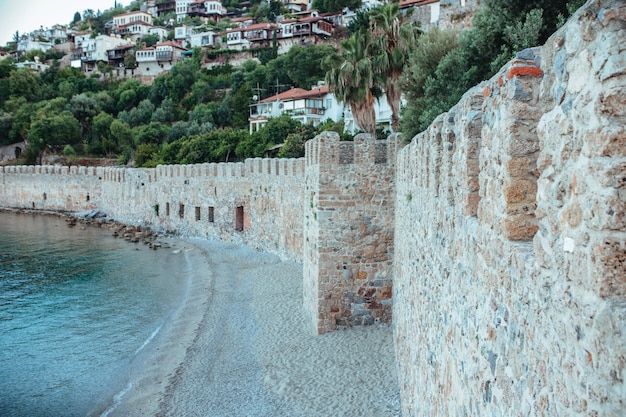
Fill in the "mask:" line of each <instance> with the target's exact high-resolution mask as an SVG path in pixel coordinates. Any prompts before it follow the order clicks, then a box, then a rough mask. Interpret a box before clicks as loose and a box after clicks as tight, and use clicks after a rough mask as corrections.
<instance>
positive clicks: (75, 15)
mask: <svg viewBox="0 0 626 417" xmlns="http://www.w3.org/2000/svg"><path fill="white" fill-rule="evenodd" d="M80 20H81V18H80V13H79V12H76V13H74V18H73V19H72V23H70V26H74V25H75V24H76V23H78V22H80Z"/></svg>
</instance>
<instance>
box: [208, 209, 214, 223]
mask: <svg viewBox="0 0 626 417" xmlns="http://www.w3.org/2000/svg"><path fill="white" fill-rule="evenodd" d="M209 223H215V207H209Z"/></svg>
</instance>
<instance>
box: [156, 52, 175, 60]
mask: <svg viewBox="0 0 626 417" xmlns="http://www.w3.org/2000/svg"><path fill="white" fill-rule="evenodd" d="M173 57H174V53H173V52H172V51H157V52H156V60H157V61H171V60H172V58H173Z"/></svg>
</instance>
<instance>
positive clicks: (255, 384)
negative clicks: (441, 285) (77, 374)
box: [107, 238, 401, 417]
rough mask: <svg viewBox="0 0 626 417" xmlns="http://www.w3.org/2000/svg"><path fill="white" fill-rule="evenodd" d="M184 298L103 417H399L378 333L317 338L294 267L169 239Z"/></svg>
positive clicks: (385, 346)
mask: <svg viewBox="0 0 626 417" xmlns="http://www.w3.org/2000/svg"><path fill="white" fill-rule="evenodd" d="M175 241H176V242H177V243H176V244H175V247H176V248H177V250H181V253H183V254H185V256H187V257H188V258H187V261H188V268H190V271H193V273H194V275H193V276H192V279H191V284H190V288H189V292H190V293H189V297H188V298H187V300H186V301H185V303H184V304H183V305H182V306H181V308H180V309H179V310H178V311H177V312H176V314H175V315H174V317H173V320H172V321H171V323H169V325H168V326H169V327H168V328H165V329H164V330H163V333H162V334H161V335H159V337H157V338H155V340H154V341H153V343H151V347H150V350H149V351H147V352H146V353H147V354H149V355H151V356H150V358H149V359H148V360H146V362H145V366H142V367H141V369H140V371H139V372H138V373H137V374H136V375H133V376H132V377H131V383H132V386H131V388H130V389H129V390H128V392H127V393H125V394H124V396H123V397H122V399H121V401H120V402H119V404H118V405H116V407H115V408H114V409H113V410H112V411H111V412H110V413H108V414H107V416H122V415H123V416H163V417H165V416H180V415H188V416H201V415H204V416H206V415H211V416H229V417H232V416H271V417H280V416H285V417H297V416H302V417H308V416H311V417H314V416H324V415H337V416H355V417H357V416H361V417H367V416H372V417H385V416H394V417H397V416H400V415H401V409H400V397H399V388H398V382H397V374H396V364H395V358H394V351H393V334H392V329H391V326H389V325H387V324H382V325H374V326H363V327H355V328H351V329H346V330H339V331H336V332H333V333H329V334H326V335H317V334H315V333H314V332H313V330H312V329H311V328H310V326H309V324H310V323H309V322H308V319H307V318H306V316H305V313H304V310H303V307H302V298H301V297H302V265H301V264H299V263H297V262H290V261H283V260H281V259H280V258H279V257H278V256H276V255H273V254H269V253H262V252H259V251H256V250H254V249H250V248H247V247H243V246H237V245H231V244H225V243H219V242H213V241H209V240H205V239H198V238H177V239H175Z"/></svg>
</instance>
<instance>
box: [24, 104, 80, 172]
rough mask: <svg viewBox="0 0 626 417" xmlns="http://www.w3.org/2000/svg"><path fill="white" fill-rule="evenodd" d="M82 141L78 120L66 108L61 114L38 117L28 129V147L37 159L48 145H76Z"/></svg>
mask: <svg viewBox="0 0 626 417" xmlns="http://www.w3.org/2000/svg"><path fill="white" fill-rule="evenodd" d="M78 142H80V126H79V124H78V120H76V118H75V117H74V116H73V115H72V113H70V112H69V111H67V110H65V111H63V112H61V113H59V114H54V115H45V116H43V117H37V119H36V120H35V121H33V123H32V125H31V127H30V130H29V131H28V147H29V148H30V151H31V152H32V154H33V155H35V156H36V159H37V160H39V162H40V158H41V153H42V152H43V151H44V150H45V149H46V148H47V147H56V146H64V145H74V144H76V143H78Z"/></svg>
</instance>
